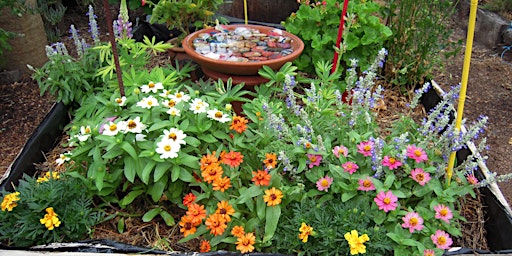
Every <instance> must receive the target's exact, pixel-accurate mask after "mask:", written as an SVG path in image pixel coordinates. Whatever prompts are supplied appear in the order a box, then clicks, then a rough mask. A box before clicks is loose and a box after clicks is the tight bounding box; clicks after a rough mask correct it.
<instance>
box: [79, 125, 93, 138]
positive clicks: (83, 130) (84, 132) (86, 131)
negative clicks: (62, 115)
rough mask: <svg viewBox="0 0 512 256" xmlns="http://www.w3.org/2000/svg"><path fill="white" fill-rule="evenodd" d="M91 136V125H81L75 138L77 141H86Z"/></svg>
mask: <svg viewBox="0 0 512 256" xmlns="http://www.w3.org/2000/svg"><path fill="white" fill-rule="evenodd" d="M89 137H91V127H90V126H82V127H80V133H79V134H77V135H76V138H77V139H78V140H79V141H86V140H87V139H89Z"/></svg>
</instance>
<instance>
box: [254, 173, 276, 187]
mask: <svg viewBox="0 0 512 256" xmlns="http://www.w3.org/2000/svg"><path fill="white" fill-rule="evenodd" d="M271 178H272V175H270V174H269V173H268V172H267V171H262V170H258V172H252V182H254V185H256V186H268V185H269V184H270V179H271Z"/></svg>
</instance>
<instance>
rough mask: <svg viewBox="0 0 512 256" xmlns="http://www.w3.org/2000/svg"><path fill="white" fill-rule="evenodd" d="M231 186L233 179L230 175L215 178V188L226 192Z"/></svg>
mask: <svg viewBox="0 0 512 256" xmlns="http://www.w3.org/2000/svg"><path fill="white" fill-rule="evenodd" d="M230 187H231V180H230V179H229V177H216V178H215V179H214V180H213V190H220V191H221V192H224V191H226V190H227V189H228V188H230Z"/></svg>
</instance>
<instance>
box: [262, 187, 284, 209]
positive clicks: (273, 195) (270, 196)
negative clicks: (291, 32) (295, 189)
mask: <svg viewBox="0 0 512 256" xmlns="http://www.w3.org/2000/svg"><path fill="white" fill-rule="evenodd" d="M282 198H283V192H281V190H279V189H276V188H274V187H273V188H271V189H267V190H265V195H264V196H263V201H265V203H267V205H268V206H275V205H278V204H280V203H281V199H282Z"/></svg>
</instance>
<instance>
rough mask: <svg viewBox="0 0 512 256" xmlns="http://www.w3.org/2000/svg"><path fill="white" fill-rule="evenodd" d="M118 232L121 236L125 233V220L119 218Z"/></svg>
mask: <svg viewBox="0 0 512 256" xmlns="http://www.w3.org/2000/svg"><path fill="white" fill-rule="evenodd" d="M117 232H119V234H122V233H123V232H124V218H119V220H118V221H117Z"/></svg>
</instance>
